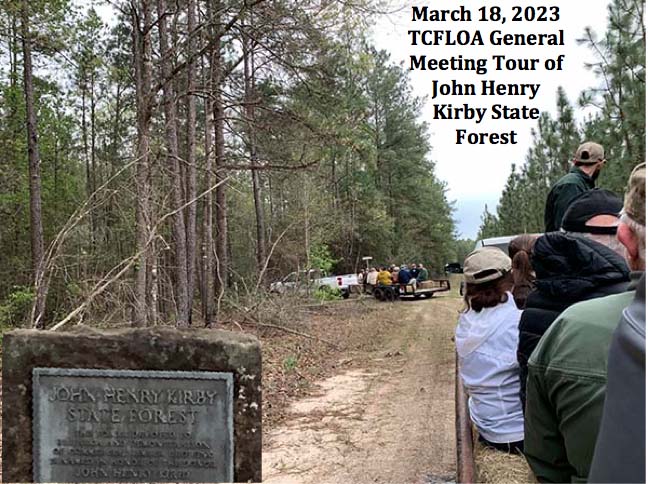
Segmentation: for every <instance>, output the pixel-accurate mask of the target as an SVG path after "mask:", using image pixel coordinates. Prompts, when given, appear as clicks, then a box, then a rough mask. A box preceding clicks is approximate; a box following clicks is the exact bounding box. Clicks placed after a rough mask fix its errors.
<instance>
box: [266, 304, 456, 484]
mask: <svg viewBox="0 0 648 484" xmlns="http://www.w3.org/2000/svg"><path fill="white" fill-rule="evenodd" d="M396 304H397V306H395V307H394V309H395V310H397V311H400V312H402V314H403V318H402V320H401V321H400V322H398V323H395V324H393V332H392V334H391V335H390V337H389V338H387V339H386V341H388V342H389V343H387V346H385V347H384V348H380V349H379V350H378V351H375V352H373V353H371V354H367V355H363V356H364V357H365V358H362V362H363V363H362V364H361V365H358V367H357V368H353V369H350V370H348V371H346V372H342V373H339V374H337V375H335V376H333V377H331V378H329V379H327V380H324V381H321V382H319V383H318V392H317V393H316V394H315V395H313V396H311V397H309V398H306V399H302V400H299V401H297V402H295V403H294V404H293V405H292V406H291V408H290V413H289V418H288V419H286V421H285V422H284V423H282V424H281V425H280V426H279V427H276V428H274V429H272V430H270V431H269V432H267V433H264V454H263V478H264V482H267V483H282V484H284V483H285V484H290V483H311V482H312V483H374V482H377V483H405V482H407V483H431V482H452V481H454V474H455V444H454V387H453V381H454V380H453V378H454V353H453V351H454V346H453V342H452V341H451V337H452V334H453V330H454V326H455V323H456V319H457V310H458V309H459V307H460V301H459V299H457V298H451V297H437V298H434V299H431V300H426V301H412V302H405V301H401V302H398V303H396ZM343 363H344V362H341V365H340V366H342V367H344V365H343Z"/></svg>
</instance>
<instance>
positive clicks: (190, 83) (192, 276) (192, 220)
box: [187, 0, 197, 324]
mask: <svg viewBox="0 0 648 484" xmlns="http://www.w3.org/2000/svg"><path fill="white" fill-rule="evenodd" d="M195 29H196V0H188V2H187V37H188V39H189V40H188V42H187V56H188V58H189V63H188V64H187V91H188V93H189V95H188V96H187V202H191V204H190V205H189V206H188V207H187V293H188V297H189V314H188V317H189V324H191V307H192V306H193V304H192V302H193V295H194V288H195V285H196V210H197V202H196V201H194V200H195V199H196V195H197V193H196V97H195V96H194V90H195V88H196V86H195V84H196V82H195V75H196V74H195V72H194V70H195V68H196V64H195V62H194V61H193V57H192V53H193V52H194V51H195V50H196V46H195V42H194V41H193V40H191V39H193V38H194V36H193V33H194V30H195Z"/></svg>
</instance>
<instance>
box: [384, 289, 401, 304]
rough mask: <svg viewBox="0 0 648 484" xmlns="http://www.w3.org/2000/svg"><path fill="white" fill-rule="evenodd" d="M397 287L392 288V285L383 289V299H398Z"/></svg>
mask: <svg viewBox="0 0 648 484" xmlns="http://www.w3.org/2000/svg"><path fill="white" fill-rule="evenodd" d="M396 291H398V289H394V288H393V287H388V288H386V289H385V300H386V301H389V302H393V301H395V300H396V299H398V293H397V292H396Z"/></svg>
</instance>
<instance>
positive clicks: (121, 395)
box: [33, 368, 234, 482]
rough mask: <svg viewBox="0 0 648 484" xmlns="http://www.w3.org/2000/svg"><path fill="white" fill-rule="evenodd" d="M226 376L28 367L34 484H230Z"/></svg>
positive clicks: (228, 381) (229, 409)
mask: <svg viewBox="0 0 648 484" xmlns="http://www.w3.org/2000/svg"><path fill="white" fill-rule="evenodd" d="M232 386H233V380H232V375H231V374H230V373H216V372H181V371H133V370H90V369H63V368H34V370H33V398H34V400H33V403H34V407H33V411H34V424H33V427H34V428H33V436H34V442H33V446H34V447H33V450H34V462H33V464H34V480H35V481H36V482H232V481H233V455H234V449H233V447H234V444H233V430H232V424H233V422H232V419H233V416H232V402H233V400H232V398H233V397H232Z"/></svg>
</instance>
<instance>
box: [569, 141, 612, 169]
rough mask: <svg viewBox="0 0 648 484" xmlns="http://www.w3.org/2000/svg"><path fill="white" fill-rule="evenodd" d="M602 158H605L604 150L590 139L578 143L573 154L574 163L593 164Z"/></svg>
mask: <svg viewBox="0 0 648 484" xmlns="http://www.w3.org/2000/svg"><path fill="white" fill-rule="evenodd" d="M603 160H605V150H603V147H602V146H601V145H600V144H598V143H592V142H591V141H588V142H587V143H583V144H582V145H580V146H579V147H578V149H577V150H576V154H575V155H574V163H579V164H582V165H593V164H594V163H598V162H599V161H603Z"/></svg>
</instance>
